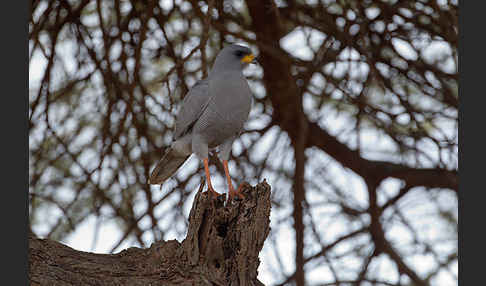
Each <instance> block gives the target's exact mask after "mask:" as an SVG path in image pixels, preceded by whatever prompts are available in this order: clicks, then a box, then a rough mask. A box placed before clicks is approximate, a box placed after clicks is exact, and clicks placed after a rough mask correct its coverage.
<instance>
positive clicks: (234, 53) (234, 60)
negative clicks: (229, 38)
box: [214, 44, 258, 69]
mask: <svg viewBox="0 0 486 286" xmlns="http://www.w3.org/2000/svg"><path fill="white" fill-rule="evenodd" d="M248 64H258V62H257V60H256V57H255V55H254V54H253V52H252V51H251V50H250V49H249V48H248V47H245V46H242V45H236V44H232V45H229V46H226V47H224V48H223V49H222V50H221V51H220V52H219V54H218V56H217V57H216V61H215V63H214V66H215V67H216V66H220V67H224V68H240V69H241V68H244V67H245V66H247V65H248Z"/></svg>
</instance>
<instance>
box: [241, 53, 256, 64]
mask: <svg viewBox="0 0 486 286" xmlns="http://www.w3.org/2000/svg"><path fill="white" fill-rule="evenodd" d="M254 58H255V55H253V54H249V55H246V56H244V57H243V58H242V59H241V62H242V63H247V64H249V63H251V62H252V61H253V59H254Z"/></svg>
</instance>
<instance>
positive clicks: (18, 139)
mask: <svg viewBox="0 0 486 286" xmlns="http://www.w3.org/2000/svg"><path fill="white" fill-rule="evenodd" d="M0 11H1V14H0V15H1V16H0V27H1V35H2V41H1V42H2V44H1V45H0V46H1V53H0V55H1V66H2V76H1V81H0V82H1V95H0V99H1V104H0V106H1V108H2V111H1V112H0V122H1V123H2V127H1V129H0V130H1V133H0V134H1V136H0V138H1V140H0V141H1V142H2V146H1V150H2V152H1V157H0V158H1V163H2V164H1V165H2V173H1V174H2V176H1V178H2V184H1V186H2V188H1V189H2V191H3V192H2V197H1V198H2V203H3V206H2V207H1V208H0V210H1V211H0V217H1V218H2V219H1V222H2V225H1V230H2V232H1V235H0V237H1V239H2V241H1V246H2V247H3V249H5V250H6V252H4V255H3V257H2V258H3V259H2V260H3V261H4V262H5V263H4V266H3V267H2V268H3V269H2V270H3V271H2V281H5V282H4V283H3V284H8V285H29V281H28V249H29V248H28V240H27V228H28V217H29V211H28V184H29V178H28V148H29V147H28V121H27V120H28V82H29V80H28V77H29V73H28V68H29V66H28V60H29V58H28V54H29V46H28V21H29V14H30V1H9V2H8V3H7V2H5V3H4V5H3V9H0Z"/></svg>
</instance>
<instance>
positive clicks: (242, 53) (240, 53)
mask: <svg viewBox="0 0 486 286" xmlns="http://www.w3.org/2000/svg"><path fill="white" fill-rule="evenodd" d="M235 55H236V56H237V57H239V58H241V57H243V56H244V55H245V52H243V51H236V52H235Z"/></svg>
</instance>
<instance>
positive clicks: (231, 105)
mask: <svg viewBox="0 0 486 286" xmlns="http://www.w3.org/2000/svg"><path fill="white" fill-rule="evenodd" d="M250 63H256V59H255V56H254V54H253V53H252V51H251V50H250V49H249V48H247V47H244V46H241V45H235V44H233V45H229V46H226V47H225V48H223V49H222V50H221V51H220V52H219V53H218V55H217V56H216V59H215V62H214V64H213V66H212V69H211V71H210V72H209V74H208V77H207V78H205V79H202V80H199V81H198V82H197V83H196V84H195V85H194V86H193V87H192V88H191V89H190V90H189V92H188V93H187V95H186V96H185V98H184V100H183V102H182V107H181V110H180V112H179V114H178V115H177V118H176V122H175V133H174V138H173V142H172V144H171V145H170V147H169V148H167V150H166V152H165V154H164V156H163V157H162V159H160V161H159V162H158V163H157V165H156V166H155V168H154V170H153V171H152V174H151V175H150V178H149V184H152V185H158V184H160V185H161V184H163V182H164V181H165V180H167V179H168V178H169V177H171V176H172V175H173V174H174V173H175V172H176V171H177V170H178V169H179V167H180V166H181V165H182V164H183V163H184V162H185V161H186V160H187V159H188V158H189V156H190V155H191V154H192V153H195V154H196V155H197V156H198V158H199V159H200V160H202V161H203V164H204V170H205V173H206V182H207V185H208V191H209V192H210V194H211V195H213V196H214V197H217V196H218V195H220V194H219V193H218V192H216V191H215V190H214V188H213V186H212V184H211V177H210V174H209V165H208V152H209V150H210V149H213V148H216V147H219V157H220V159H222V161H223V166H224V172H225V176H226V179H227V182H228V188H229V192H228V193H229V195H228V197H229V200H230V201H231V200H232V199H233V198H234V197H236V196H237V197H239V198H243V195H242V194H241V193H240V189H241V186H242V185H240V188H238V189H237V190H235V189H234V188H233V185H232V183H231V177H230V174H229V171H228V159H229V156H230V152H231V147H232V145H233V141H234V140H235V139H236V138H237V137H238V136H239V134H240V132H241V130H242V129H243V124H244V123H245V121H246V120H247V119H248V115H249V113H250V109H251V105H252V95H251V91H250V87H249V85H248V82H247V80H246V78H245V76H244V75H243V68H244V67H246V66H247V65H248V64H250Z"/></svg>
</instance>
